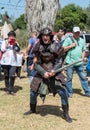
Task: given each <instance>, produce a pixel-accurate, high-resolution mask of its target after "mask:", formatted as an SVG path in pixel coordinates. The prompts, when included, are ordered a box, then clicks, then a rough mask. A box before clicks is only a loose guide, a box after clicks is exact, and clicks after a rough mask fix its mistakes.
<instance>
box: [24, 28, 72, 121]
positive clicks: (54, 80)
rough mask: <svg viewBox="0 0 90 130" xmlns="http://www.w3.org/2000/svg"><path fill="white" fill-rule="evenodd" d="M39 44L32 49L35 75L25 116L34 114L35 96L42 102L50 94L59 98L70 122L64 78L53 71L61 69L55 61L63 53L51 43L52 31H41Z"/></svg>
mask: <svg viewBox="0 0 90 130" xmlns="http://www.w3.org/2000/svg"><path fill="white" fill-rule="evenodd" d="M38 38H39V42H38V43H37V44H36V46H35V48H34V54H35V58H34V59H35V60H34V61H33V63H34V67H35V69H36V70H37V74H36V75H35V77H34V78H33V80H32V82H31V85H30V87H31V90H30V111H28V112H26V113H25V115H27V114H32V113H36V104H37V96H38V95H40V97H41V98H42V100H43V101H44V99H45V96H46V95H47V94H49V92H52V93H53V95H54V96H55V94H56V93H58V94H59V96H61V102H62V109H63V115H64V118H65V120H66V121H67V122H72V119H71V118H70V116H69V113H68V111H69V104H68V92H67V86H66V84H65V81H64V76H63V75H62V74H61V73H60V74H55V73H54V71H55V70H57V69H58V68H60V67H61V65H60V63H59V64H58V63H57V61H58V59H60V58H61V57H62V55H63V53H64V49H63V47H62V46H61V45H60V44H59V43H55V42H53V35H52V30H51V29H50V28H48V27H46V28H44V29H42V30H41V32H40V34H39V36H38Z"/></svg>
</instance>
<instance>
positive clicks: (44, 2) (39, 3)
mask: <svg viewBox="0 0 90 130" xmlns="http://www.w3.org/2000/svg"><path fill="white" fill-rule="evenodd" d="M59 8H60V4H59V0H26V19H27V28H28V31H29V33H31V32H32V31H35V30H36V31H40V30H41V29H42V28H43V27H50V28H52V29H53V26H54V22H55V19H56V14H57V11H58V9H59Z"/></svg>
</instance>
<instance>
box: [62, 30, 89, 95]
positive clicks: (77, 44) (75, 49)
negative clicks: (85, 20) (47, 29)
mask: <svg viewBox="0 0 90 130" xmlns="http://www.w3.org/2000/svg"><path fill="white" fill-rule="evenodd" d="M73 41H74V42H72V39H71V38H70V37H68V38H66V40H65V41H64V43H63V46H64V49H65V51H66V52H67V55H66V58H65V62H66V64H71V63H72V62H75V61H78V60H79V59H82V60H83V59H84V57H85V50H86V44H85V41H84V39H82V38H81V37H80V28H79V27H73ZM74 70H76V72H77V74H78V76H79V78H80V82H81V85H82V88H83V90H84V92H85V95H86V96H87V97H90V88H89V86H88V81H87V79H86V77H85V74H84V66H83V62H80V63H78V64H75V65H74V66H72V67H69V68H68V69H67V70H66V75H67V80H66V83H67V87H68V92H69V97H72V94H73V89H72V79H73V73H74Z"/></svg>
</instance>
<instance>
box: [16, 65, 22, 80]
mask: <svg viewBox="0 0 90 130" xmlns="http://www.w3.org/2000/svg"><path fill="white" fill-rule="evenodd" d="M20 74H21V66H20V67H16V75H17V77H19V78H20Z"/></svg>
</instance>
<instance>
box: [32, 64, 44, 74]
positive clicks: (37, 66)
mask: <svg viewBox="0 0 90 130" xmlns="http://www.w3.org/2000/svg"><path fill="white" fill-rule="evenodd" d="M34 69H35V70H36V71H37V72H38V73H39V74H40V75H42V76H44V74H45V72H46V71H45V70H44V69H43V68H42V67H41V66H40V65H39V64H37V63H35V65H34Z"/></svg>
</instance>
